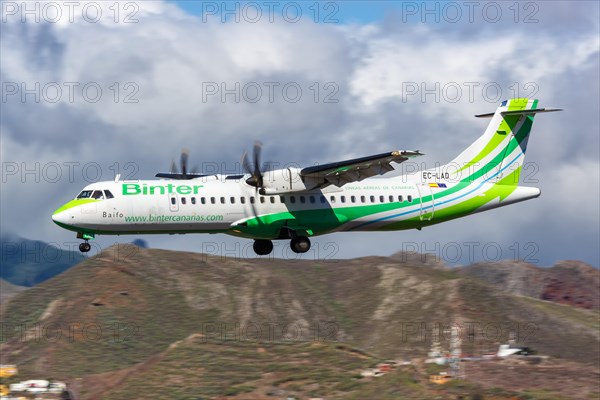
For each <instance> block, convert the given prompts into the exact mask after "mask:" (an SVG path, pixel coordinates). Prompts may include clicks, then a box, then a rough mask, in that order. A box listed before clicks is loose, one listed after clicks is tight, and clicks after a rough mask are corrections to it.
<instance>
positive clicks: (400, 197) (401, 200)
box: [398, 195, 404, 203]
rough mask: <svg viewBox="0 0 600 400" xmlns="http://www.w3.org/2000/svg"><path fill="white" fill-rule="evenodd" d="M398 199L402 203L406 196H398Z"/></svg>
mask: <svg viewBox="0 0 600 400" xmlns="http://www.w3.org/2000/svg"><path fill="white" fill-rule="evenodd" d="M398 201H399V202H400V203H402V202H403V201H404V198H403V197H402V195H400V196H398Z"/></svg>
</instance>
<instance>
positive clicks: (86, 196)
mask: <svg viewBox="0 0 600 400" xmlns="http://www.w3.org/2000/svg"><path fill="white" fill-rule="evenodd" d="M90 197H92V191H91V190H84V191H83V192H81V193H79V196H77V198H78V199H89V198H90Z"/></svg>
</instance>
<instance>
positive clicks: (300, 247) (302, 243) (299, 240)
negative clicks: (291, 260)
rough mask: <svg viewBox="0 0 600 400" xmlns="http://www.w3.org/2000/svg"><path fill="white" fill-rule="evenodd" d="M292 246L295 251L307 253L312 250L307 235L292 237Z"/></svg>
mask: <svg viewBox="0 0 600 400" xmlns="http://www.w3.org/2000/svg"><path fill="white" fill-rule="evenodd" d="M290 247H291V248H292V251H293V252H294V253H306V252H307V251H308V250H310V240H308V238H307V237H306V236H296V237H295V238H292V241H291V242H290Z"/></svg>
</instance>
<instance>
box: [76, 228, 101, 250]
mask: <svg viewBox="0 0 600 400" xmlns="http://www.w3.org/2000/svg"><path fill="white" fill-rule="evenodd" d="M95 236H96V235H94V234H93V233H82V232H77V239H83V240H85V242H84V243H80V244H79V251H80V252H82V253H87V252H88V251H90V250H91V249H92V246H90V244H89V243H88V240H90V239H93V238H94V237H95Z"/></svg>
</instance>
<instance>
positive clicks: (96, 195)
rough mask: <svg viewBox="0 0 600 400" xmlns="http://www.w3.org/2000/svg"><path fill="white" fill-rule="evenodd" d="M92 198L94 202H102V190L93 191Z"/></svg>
mask: <svg viewBox="0 0 600 400" xmlns="http://www.w3.org/2000/svg"><path fill="white" fill-rule="evenodd" d="M92 197H93V198H94V199H96V200H104V195H103V194H102V190H95V191H94V194H93V195H92Z"/></svg>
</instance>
